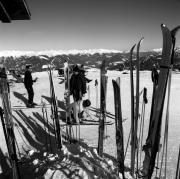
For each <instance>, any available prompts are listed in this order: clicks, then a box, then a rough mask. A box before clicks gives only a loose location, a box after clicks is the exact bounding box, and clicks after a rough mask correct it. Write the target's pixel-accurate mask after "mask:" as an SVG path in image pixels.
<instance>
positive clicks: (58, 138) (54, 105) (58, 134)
mask: <svg viewBox="0 0 180 179" xmlns="http://www.w3.org/2000/svg"><path fill="white" fill-rule="evenodd" d="M48 71H49V72H48V74H49V82H50V97H51V112H52V118H53V120H54V124H55V137H56V145H57V149H61V148H62V138H61V129H60V120H59V114H58V104H57V99H56V95H55V91H54V84H53V79H52V70H51V67H49V69H48Z"/></svg>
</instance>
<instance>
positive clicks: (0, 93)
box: [0, 68, 21, 179]
mask: <svg viewBox="0 0 180 179" xmlns="http://www.w3.org/2000/svg"><path fill="white" fill-rule="evenodd" d="M0 97H1V100H2V107H3V110H2V109H1V110H0V116H1V121H2V125H3V130H4V135H5V139H6V145H7V149H8V153H9V158H10V161H11V165H12V173H13V179H20V178H21V177H20V171H19V166H18V157H17V154H16V139H15V135H14V123H13V118H12V111H11V104H10V91H9V85H8V81H7V75H6V71H5V68H0Z"/></svg>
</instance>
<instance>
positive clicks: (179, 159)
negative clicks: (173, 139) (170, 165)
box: [175, 147, 180, 179]
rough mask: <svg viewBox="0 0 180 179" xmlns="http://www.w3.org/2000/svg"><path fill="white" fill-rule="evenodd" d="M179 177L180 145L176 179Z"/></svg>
mask: <svg viewBox="0 0 180 179" xmlns="http://www.w3.org/2000/svg"><path fill="white" fill-rule="evenodd" d="M179 178H180V147H179V153H178V160H177V167H176V176H175V179H179Z"/></svg>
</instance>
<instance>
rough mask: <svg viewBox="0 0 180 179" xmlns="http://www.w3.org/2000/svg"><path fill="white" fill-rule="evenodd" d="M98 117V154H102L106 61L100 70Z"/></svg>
mask: <svg viewBox="0 0 180 179" xmlns="http://www.w3.org/2000/svg"><path fill="white" fill-rule="evenodd" d="M100 70H101V71H100V117H99V138H98V154H99V155H100V156H102V154H103V143H104V129H105V120H106V92H107V76H106V73H107V70H106V61H105V60H103V61H102V64H101V69H100Z"/></svg>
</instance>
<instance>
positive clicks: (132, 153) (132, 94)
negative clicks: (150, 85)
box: [129, 45, 136, 173]
mask: <svg viewBox="0 0 180 179" xmlns="http://www.w3.org/2000/svg"><path fill="white" fill-rule="evenodd" d="M135 46H136V45H134V46H133V47H132V48H131V50H130V57H129V62H130V86H131V171H132V173H134V163H135V161H134V160H135V149H134V146H135V144H134V143H135V137H134V80H133V63H132V57H133V50H134V48H135Z"/></svg>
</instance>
